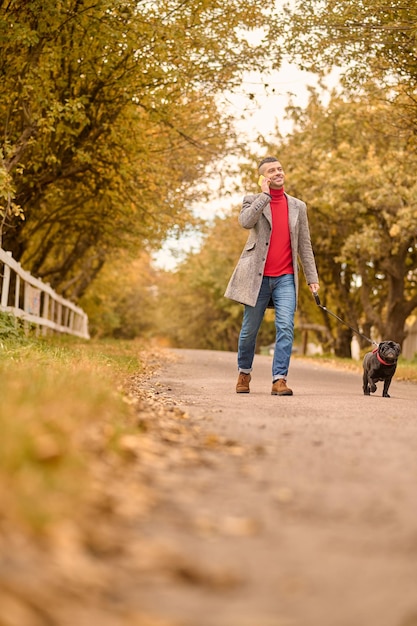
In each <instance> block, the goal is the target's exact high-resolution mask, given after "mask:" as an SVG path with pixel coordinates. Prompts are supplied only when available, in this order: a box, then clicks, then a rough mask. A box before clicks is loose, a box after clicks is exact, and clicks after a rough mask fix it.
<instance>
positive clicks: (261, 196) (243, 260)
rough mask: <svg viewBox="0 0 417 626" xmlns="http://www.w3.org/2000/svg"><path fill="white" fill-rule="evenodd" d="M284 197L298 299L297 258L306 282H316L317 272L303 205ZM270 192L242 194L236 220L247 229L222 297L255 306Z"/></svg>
mask: <svg viewBox="0 0 417 626" xmlns="http://www.w3.org/2000/svg"><path fill="white" fill-rule="evenodd" d="M285 196H286V198H287V201H288V221H289V227H290V238H291V248H292V261H293V267H294V282H295V291H296V298H297V299H298V259H300V261H301V265H302V268H303V271H304V276H305V278H306V280H307V283H308V284H309V285H310V284H311V283H318V282H319V279H318V274H317V267H316V262H315V260H314V253H313V249H312V245H311V239H310V229H309V226H308V219H307V207H306V205H305V203H304V202H302V201H301V200H298V198H293V197H292V196H289V195H288V194H285ZM269 203H270V196H269V195H268V194H266V193H258V194H254V195H248V196H245V197H244V198H243V203H242V209H241V211H240V214H239V224H240V225H241V226H242V227H243V228H247V229H248V230H250V233H249V237H248V240H247V242H246V245H245V247H244V248H243V251H242V254H241V255H240V259H239V261H238V263H237V265H236V267H235V270H234V272H233V274H232V276H231V278H230V281H229V284H228V286H227V289H226V292H225V294H224V295H225V297H226V298H230V299H231V300H236V301H237V302H240V303H242V304H248V305H249V306H255V304H256V301H257V299H258V295H259V291H260V288H261V283H262V278H263V273H264V267H265V261H266V256H267V252H268V246H269V242H270V239H271V232H272V215H271V207H270V204H269Z"/></svg>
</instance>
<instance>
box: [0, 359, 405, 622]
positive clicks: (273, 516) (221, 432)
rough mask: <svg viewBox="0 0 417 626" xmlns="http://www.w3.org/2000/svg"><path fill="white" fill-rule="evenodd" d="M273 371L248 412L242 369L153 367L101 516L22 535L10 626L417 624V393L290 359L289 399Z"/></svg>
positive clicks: (10, 580) (133, 398) (105, 468)
mask: <svg viewBox="0 0 417 626" xmlns="http://www.w3.org/2000/svg"><path fill="white" fill-rule="evenodd" d="M165 355H166V356H165ZM270 365H271V358H270V357H268V356H258V357H257V358H256V362H255V370H254V373H253V382H252V384H251V393H250V394H249V395H244V396H242V395H237V394H235V393H234V385H235V379H236V366H235V355H234V354H231V353H219V352H209V351H191V350H188V351H172V350H171V351H168V352H166V353H162V355H161V354H160V353H159V354H158V355H156V356H155V358H154V359H153V358H152V357H151V356H150V357H149V361H148V368H147V372H148V373H147V375H141V376H136V375H134V376H131V377H130V378H129V380H127V381H126V385H125V393H126V401H127V402H130V403H131V404H132V406H133V408H134V412H135V415H136V419H135V423H134V424H132V428H131V429H130V430H129V432H126V433H124V434H123V435H122V437H121V440H120V445H121V447H122V450H123V455H122V460H120V459H116V458H113V456H112V454H111V452H109V450H102V449H100V447H99V446H97V467H96V470H95V476H96V481H95V489H94V490H93V491H94V493H91V494H88V496H89V498H90V500H91V505H90V507H89V509H88V511H89V513H88V515H87V516H85V517H84V518H83V519H82V520H80V519H78V520H71V519H68V522H67V523H61V524H60V525H59V526H58V527H56V528H55V529H54V531H53V532H52V533H50V534H49V535H48V536H46V537H45V539H44V543H42V542H39V541H37V542H36V543H35V542H33V541H31V540H30V537H26V538H25V539H23V536H24V535H22V534H21V533H19V532H18V529H16V532H15V533H14V534H13V532H10V529H8V534H7V543H5V542H4V541H3V542H2V543H1V553H0V557H1V559H0V625H1V626H44V625H45V626H46V625H48V626H49V625H50V626H52V625H54V626H55V625H56V626H67V625H68V626H69V625H71V626H74V625H75V624H76V625H77V626H122V625H123V626H417V591H416V589H417V583H416V581H417V496H416V490H415V484H416V480H417V455H416V453H415V442H416V440H417V385H415V384H412V383H406V382H400V381H396V380H395V379H394V381H393V383H392V386H391V389H390V392H391V395H392V397H391V398H390V399H386V398H382V397H381V395H380V394H381V388H379V389H378V391H377V394H376V395H373V396H371V397H369V398H368V397H364V396H363V395H362V392H361V376H360V375H358V374H357V373H355V372H347V371H342V370H335V369H334V368H332V367H331V366H326V365H317V364H314V363H313V364H312V363H309V362H306V361H303V360H298V359H294V361H293V363H292V366H291V375H290V378H289V384H290V386H292V387H293V388H294V392H295V395H294V396H293V397H285V398H279V397H274V396H271V395H270ZM82 488H83V485H80V489H82ZM3 538H5V537H3Z"/></svg>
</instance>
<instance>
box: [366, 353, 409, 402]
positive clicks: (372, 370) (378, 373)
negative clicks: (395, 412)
mask: <svg viewBox="0 0 417 626" xmlns="http://www.w3.org/2000/svg"><path fill="white" fill-rule="evenodd" d="M400 353H401V346H400V344H398V343H395V341H381V343H379V344H378V347H377V348H375V350H373V352H367V353H366V354H365V356H364V359H363V393H364V394H365V396H369V395H370V394H371V392H372V393H375V391H376V384H375V383H377V382H378V381H379V380H381V381H384V389H383V391H382V396H383V397H384V398H389V397H390V395H389V393H388V389H389V386H390V384H391V380H392V377H393V376H394V374H395V370H396V369H397V360H398V357H399V356H400Z"/></svg>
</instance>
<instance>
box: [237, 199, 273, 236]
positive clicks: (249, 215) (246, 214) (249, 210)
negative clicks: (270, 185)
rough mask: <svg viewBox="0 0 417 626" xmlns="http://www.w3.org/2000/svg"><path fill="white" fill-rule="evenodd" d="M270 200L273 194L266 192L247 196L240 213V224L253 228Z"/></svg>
mask: <svg viewBox="0 0 417 626" xmlns="http://www.w3.org/2000/svg"><path fill="white" fill-rule="evenodd" d="M270 201H271V196H270V195H269V194H268V193H265V192H263V193H258V194H256V195H251V196H245V197H244V198H243V202H242V209H241V211H240V214H239V224H240V225H241V226H242V227H243V228H253V227H254V226H255V224H256V223H257V221H258V220H259V218H260V216H261V215H262V213H263V210H264V208H265V207H266V206H267V205H268V204H269V202H270Z"/></svg>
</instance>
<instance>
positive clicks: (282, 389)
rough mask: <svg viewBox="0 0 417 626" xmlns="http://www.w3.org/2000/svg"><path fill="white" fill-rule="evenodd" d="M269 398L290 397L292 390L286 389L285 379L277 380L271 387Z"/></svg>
mask: <svg viewBox="0 0 417 626" xmlns="http://www.w3.org/2000/svg"><path fill="white" fill-rule="evenodd" d="M271 396H292V389H290V388H289V387H287V381H286V380H285V378H278V380H276V381H275V382H274V383H273V385H272V391H271Z"/></svg>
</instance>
